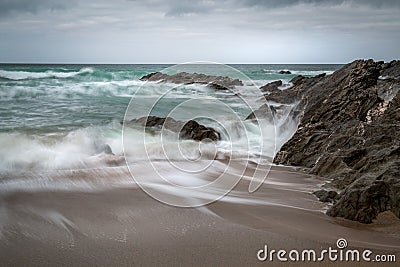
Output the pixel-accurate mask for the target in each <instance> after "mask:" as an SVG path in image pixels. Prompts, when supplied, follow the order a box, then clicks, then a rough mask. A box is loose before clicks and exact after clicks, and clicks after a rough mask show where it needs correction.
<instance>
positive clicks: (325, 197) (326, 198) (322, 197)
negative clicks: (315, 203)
mask: <svg viewBox="0 0 400 267" xmlns="http://www.w3.org/2000/svg"><path fill="white" fill-rule="evenodd" d="M313 194H314V195H315V196H316V197H317V198H318V199H319V201H321V202H333V201H334V200H335V199H336V197H337V196H338V193H337V192H336V191H332V190H330V191H326V190H324V189H321V190H318V191H315V192H314V193H313Z"/></svg>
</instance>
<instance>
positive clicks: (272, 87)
mask: <svg viewBox="0 0 400 267" xmlns="http://www.w3.org/2000/svg"><path fill="white" fill-rule="evenodd" d="M279 86H282V81H281V80H277V81H274V82H270V83H267V84H266V85H264V86H261V87H260V90H261V91H262V92H264V93H267V92H268V93H271V92H273V91H276V90H279V89H278V87H279Z"/></svg>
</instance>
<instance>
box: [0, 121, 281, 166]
mask: <svg viewBox="0 0 400 267" xmlns="http://www.w3.org/2000/svg"><path fill="white" fill-rule="evenodd" d="M227 125H228V128H226V129H225V131H224V130H223V129H218V125H210V126H212V127H215V128H216V129H217V130H218V131H219V132H221V133H222V140H221V141H218V142H216V143H204V144H203V143H199V142H196V141H192V140H179V136H178V135H177V134H175V133H172V132H168V131H166V132H165V131H163V132H161V131H156V132H154V131H151V132H146V133H144V132H143V130H142V129H135V128H125V129H124V132H123V135H122V128H121V126H120V125H119V123H118V122H116V121H114V122H112V123H110V124H107V125H103V126H90V127H85V128H81V129H78V130H72V131H68V132H61V133H48V134H36V135H35V134H25V133H15V132H14V133H0V172H1V171H12V170H26V171H27V170H65V169H85V168H96V167H105V166H120V165H124V164H125V158H124V155H125V156H126V159H127V160H128V161H129V162H136V161H142V160H148V159H151V160H175V161H187V160H190V161H194V160H214V159H216V158H218V159H226V158H237V159H244V158H249V157H250V158H259V156H260V155H263V156H266V155H267V156H268V157H273V153H274V141H275V140H274V138H273V137H274V134H275V129H274V125H266V127H265V129H263V134H264V140H261V137H260V134H259V133H260V132H259V128H258V127H257V126H256V125H255V124H254V123H253V122H250V121H245V122H244V126H245V127H244V128H243V126H242V125H241V124H240V123H238V122H229V123H227ZM226 132H228V134H226ZM123 137H124V138H123ZM123 140H124V142H125V144H124V145H123ZM143 140H146V141H145V145H143V144H144V141H143ZM262 143H264V144H263V146H264V151H261V145H262Z"/></svg>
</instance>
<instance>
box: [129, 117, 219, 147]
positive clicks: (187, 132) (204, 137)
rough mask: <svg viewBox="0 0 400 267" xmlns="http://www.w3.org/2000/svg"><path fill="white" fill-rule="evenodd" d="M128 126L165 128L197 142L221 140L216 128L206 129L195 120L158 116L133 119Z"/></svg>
mask: <svg viewBox="0 0 400 267" xmlns="http://www.w3.org/2000/svg"><path fill="white" fill-rule="evenodd" d="M125 125H127V126H133V127H134V126H136V125H140V126H145V127H158V128H162V127H163V128H165V129H167V130H170V131H172V132H175V133H178V134H179V136H180V137H181V138H184V139H192V140H195V141H217V140H220V139H221V135H220V133H219V132H217V131H216V130H215V129H214V128H211V127H206V126H204V125H202V124H199V123H198V122H196V121H194V120H189V121H187V122H184V121H178V120H175V119H173V118H171V117H166V118H160V117H157V116H148V117H141V118H137V119H133V120H131V121H128V122H125Z"/></svg>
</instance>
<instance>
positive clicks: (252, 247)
mask: <svg viewBox="0 0 400 267" xmlns="http://www.w3.org/2000/svg"><path fill="white" fill-rule="evenodd" d="M253 167H254V164H251V165H250V166H248V168H247V169H246V174H251V172H252V168H253ZM137 170H138V171H140V169H139V168H137ZM142 171H148V170H142ZM66 173H67V172H64V173H63V174H62V173H61V172H60V173H58V174H57V173H54V174H53V175H52V179H50V180H46V181H43V184H42V185H45V186H42V187H34V186H32V187H31V188H30V189H29V190H26V189H24V190H23V189H21V188H19V187H18V186H16V185H15V184H13V183H10V181H14V180H15V179H16V177H8V178H7V177H5V179H4V180H3V181H8V183H7V184H4V183H3V184H2V185H0V191H1V195H0V197H1V198H0V203H1V205H0V233H1V236H0V259H1V263H0V265H14V266H15V265H30V266H39V265H41V266H43V265H44V266H47V265H52V266H54V265H100V266H104V265H123V266H125V265H131V266H132V265H136V266H244V265H271V266H272V265H282V266H283V265H287V263H286V264H285V263H279V262H277V259H275V260H274V262H268V261H266V262H260V261H258V260H257V257H256V254H257V251H258V250H260V249H262V248H263V247H264V245H268V247H269V248H271V249H276V250H278V249H282V248H283V249H287V250H291V249H298V250H302V249H315V250H317V251H318V250H322V249H327V248H328V247H329V246H331V247H333V248H336V240H337V239H339V238H345V239H346V240H347V242H348V245H349V248H350V249H352V248H360V249H370V250H372V251H373V252H374V253H376V254H377V253H383V254H396V256H397V261H398V260H399V257H400V222H399V221H400V220H399V219H397V218H395V217H393V216H392V215H391V214H390V213H385V214H382V215H381V216H380V218H379V220H377V221H376V222H375V223H373V224H371V225H363V224H360V223H357V222H352V221H348V220H344V219H340V218H331V217H329V216H326V215H325V214H324V210H326V208H327V206H326V205H325V204H323V203H320V202H319V201H317V199H316V198H315V197H314V196H313V195H312V194H310V192H312V191H314V190H316V189H317V188H318V187H319V186H320V185H321V184H322V183H323V180H322V179H320V178H318V177H313V176H308V175H304V174H302V173H299V172H296V170H294V169H293V168H289V167H279V166H274V167H272V169H271V172H270V174H269V177H268V179H267V180H266V181H265V182H264V184H263V185H262V186H261V187H260V188H259V190H257V191H256V192H254V193H251V194H250V193H249V192H248V185H249V181H248V180H247V179H242V180H241V181H240V182H239V184H238V185H237V186H236V187H235V188H234V190H233V191H232V192H231V193H230V194H228V195H227V196H225V197H224V198H222V199H221V200H219V201H217V202H214V203H212V204H209V205H206V206H204V207H199V208H178V207H173V206H169V205H166V204H163V203H161V202H159V201H156V200H154V199H153V198H151V197H149V196H148V195H147V194H146V193H144V192H143V191H142V190H141V189H140V188H139V187H138V186H137V185H136V184H135V183H134V182H132V181H131V182H128V181H130V178H129V173H128V171H127V170H126V169H124V168H123V167H119V168H114V169H110V171H109V172H107V171H106V172H104V171H97V174H96V177H95V178H93V179H90V178H91V177H92V176H93V173H96V172H95V171H81V172H69V173H68V174H66ZM212 173H213V172H212V171H209V172H205V173H203V174H201V175H203V176H204V177H206V178H210V177H211V176H212V175H211V174H212ZM207 175H210V177H207ZM230 175H235V172H234V170H233V171H232V172H231V174H230ZM28 176H29V175H28ZM121 177H124V179H125V178H126V180H124V179H122V180H121V179H120V178H121ZM211 178H212V177H211ZM63 180H65V181H70V183H71V184H74V185H75V187H74V186H72V187H64V188H61V189H60V187H59V186H52V184H57V185H58V183H60V182H61V181H63ZM72 181H73V182H72ZM89 181H90V182H89ZM121 181H122V182H121ZM32 184H37V183H33V182H32ZM94 185H96V186H94ZM94 188H96V189H94ZM317 264H318V263H315V265H317ZM324 264H325V265H327V266H336V265H339V266H340V265H349V264H348V263H344V262H329V261H327V262H325V263H324ZM360 264H362V262H361V263H354V264H353V265H360ZM364 264H365V263H364ZM296 265H297V266H302V265H304V266H309V265H310V263H309V262H300V263H296ZM369 265H370V266H373V264H371V263H370V264H369ZM384 265H385V266H392V265H393V266H394V265H395V264H393V263H392V264H390V263H385V264H384Z"/></svg>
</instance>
